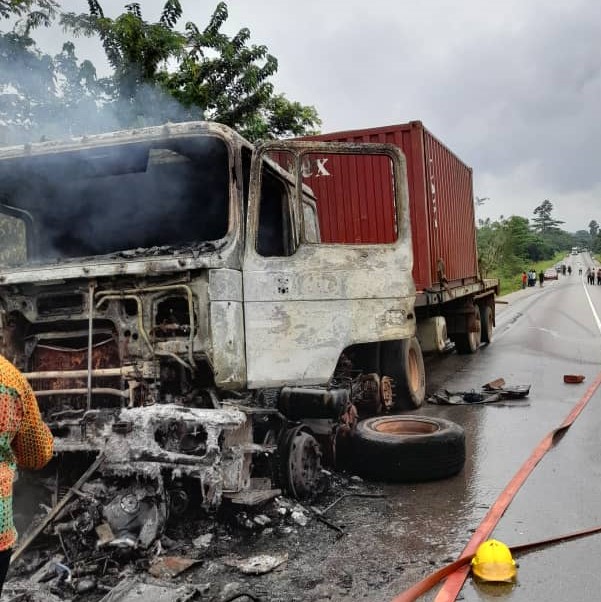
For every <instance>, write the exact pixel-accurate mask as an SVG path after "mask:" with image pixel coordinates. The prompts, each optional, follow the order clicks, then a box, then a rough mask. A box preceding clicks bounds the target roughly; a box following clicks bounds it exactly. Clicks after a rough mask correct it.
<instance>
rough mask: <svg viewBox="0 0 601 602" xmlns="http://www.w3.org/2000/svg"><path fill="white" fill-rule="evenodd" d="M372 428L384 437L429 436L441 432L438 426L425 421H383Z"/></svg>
mask: <svg viewBox="0 0 601 602" xmlns="http://www.w3.org/2000/svg"><path fill="white" fill-rule="evenodd" d="M372 428H373V430H374V431H376V432H377V433H382V434H384V435H429V434H431V433H435V432H436V431H439V430H440V427H439V425H438V424H436V423H434V422H428V421H425V420H411V419H410V420H399V419H396V420H395V419H392V420H390V419H389V420H381V421H378V422H375V423H374V424H373V425H372Z"/></svg>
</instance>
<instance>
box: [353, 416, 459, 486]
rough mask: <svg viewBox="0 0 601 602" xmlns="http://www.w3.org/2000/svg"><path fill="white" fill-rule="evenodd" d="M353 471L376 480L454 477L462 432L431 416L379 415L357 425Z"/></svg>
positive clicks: (456, 471)
mask: <svg viewBox="0 0 601 602" xmlns="http://www.w3.org/2000/svg"><path fill="white" fill-rule="evenodd" d="M352 444H353V468H354V469H355V470H356V471H357V472H358V473H359V474H360V475H361V476H363V477H366V478H368V479H374V480H379V481H393V482H416V481H433V480H436V479H444V478H446V477H450V476H452V475H454V474H457V473H458V472H459V471H460V470H461V469H462V468H463V465H464V463H465V432H464V430H463V428H462V427H461V426H460V425H458V424H456V423H454V422H451V421H450V420H444V419H442V418H434V417H431V416H380V417H376V418H368V419H367V420H362V421H360V422H359V423H358V424H357V429H356V431H355V434H354V435H353V438H352Z"/></svg>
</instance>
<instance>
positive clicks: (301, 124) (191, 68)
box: [62, 0, 321, 140]
mask: <svg viewBox="0 0 601 602" xmlns="http://www.w3.org/2000/svg"><path fill="white" fill-rule="evenodd" d="M88 6H89V14H88V15H75V14H73V13H69V14H67V15H65V16H64V17H63V19H62V23H63V24H64V25H65V26H66V27H67V28H69V29H71V30H72V31H74V32H75V33H76V34H85V35H98V36H99V37H100V39H101V41H102V44H103V46H104V50H105V52H106V55H107V58H108V60H109V62H110V64H111V65H112V66H113V68H114V70H115V74H114V80H115V86H116V89H117V92H118V101H119V102H120V103H121V106H120V107H119V111H118V112H119V114H120V115H122V116H123V122H124V123H123V125H124V126H127V125H137V124H139V123H140V122H142V123H150V122H157V121H160V120H161V119H162V120H165V119H166V118H168V119H174V116H173V115H172V114H170V111H171V113H173V111H174V110H175V107H176V105H175V103H171V104H169V103H168V102H166V101H165V98H164V93H167V94H168V95H169V98H175V99H176V100H177V101H178V102H179V103H180V104H181V106H180V107H179V108H178V109H177V110H176V112H178V115H177V116H175V118H176V119H180V120H181V119H182V118H183V119H186V118H199V117H202V116H204V118H205V119H209V120H214V121H219V122H220V123H224V124H226V125H229V126H231V127H233V128H236V129H238V130H239V131H240V132H241V133H242V134H243V135H245V136H247V137H248V138H250V139H251V140H256V139H258V138H267V137H274V136H286V135H302V134H307V133H314V132H315V131H316V128H318V126H319V125H320V124H321V122H320V120H319V117H318V115H317V111H316V110H315V108H314V107H311V106H303V105H302V104H300V103H298V102H293V101H290V100H288V99H287V98H286V97H285V96H284V95H283V94H275V93H274V87H273V84H272V83H271V81H270V78H271V76H272V75H274V74H275V72H276V71H277V68H278V62H277V60H276V58H275V57H274V56H272V55H271V54H269V52H268V50H267V47H266V46H264V45H255V44H250V31H249V30H248V29H247V28H243V29H241V30H240V31H239V32H238V33H237V34H235V35H233V36H232V37H230V36H228V35H227V34H225V33H224V32H223V31H222V26H223V25H224V23H225V22H226V20H227V18H228V10H227V5H226V4H225V2H220V3H219V4H218V5H217V7H216V8H215V11H214V12H213V14H212V16H211V18H210V20H209V23H208V25H207V26H206V27H204V28H203V29H200V28H199V27H198V26H196V25H195V24H194V23H187V24H186V28H185V34H184V33H180V32H178V31H177V30H176V29H175V26H176V25H177V22H178V20H179V18H180V17H181V6H180V3H179V1H178V0H167V2H165V5H164V8H163V11H162V14H161V17H160V19H159V21H158V23H147V22H146V21H144V20H143V18H142V13H141V9H140V4H139V3H132V4H128V5H127V6H126V12H125V13H123V14H122V15H120V16H119V17H117V18H116V19H109V18H107V17H106V16H105V15H104V12H103V9H102V7H101V5H100V3H99V2H98V0H88ZM172 64H173V65H175V67H174V68H173V69H172V70H170V69H169V66H170V65H172ZM127 104H128V105H129V110H127V108H128V107H127V106H124V105H127ZM157 104H160V105H161V104H162V105H164V106H166V107H167V109H168V110H166V111H162V112H160V115H159V116H157V115H156V114H155V113H156V111H155V110H154V109H155V107H156V105H157ZM182 106H183V107H184V109H183V110H182V108H181V107H182ZM153 111H154V112H153Z"/></svg>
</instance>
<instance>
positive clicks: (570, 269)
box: [568, 265, 572, 276]
mask: <svg viewBox="0 0 601 602" xmlns="http://www.w3.org/2000/svg"><path fill="white" fill-rule="evenodd" d="M571 275H572V266H571V265H569V266H568V276H571Z"/></svg>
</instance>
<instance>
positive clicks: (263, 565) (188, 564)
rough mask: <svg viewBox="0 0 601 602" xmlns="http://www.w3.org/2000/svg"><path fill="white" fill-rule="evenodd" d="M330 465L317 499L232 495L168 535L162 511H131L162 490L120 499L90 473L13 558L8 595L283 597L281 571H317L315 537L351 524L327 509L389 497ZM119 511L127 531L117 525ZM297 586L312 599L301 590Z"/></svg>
mask: <svg viewBox="0 0 601 602" xmlns="http://www.w3.org/2000/svg"><path fill="white" fill-rule="evenodd" d="M324 473H325V474H324V476H325V477H326V478H327V479H328V490H327V491H324V492H322V493H321V495H320V496H319V497H318V498H317V499H313V500H310V501H306V502H305V503H300V502H299V501H297V500H293V499H290V498H287V497H284V496H279V497H276V498H275V499H273V500H271V501H270V502H268V503H266V504H262V505H260V506H258V507H243V506H238V505H236V504H231V503H225V504H223V505H222V506H221V507H220V508H219V509H218V510H217V511H216V512H214V513H207V512H203V511H199V512H196V513H187V514H186V515H184V516H176V517H173V516H172V517H171V518H170V519H169V520H168V521H167V524H166V528H165V530H164V532H163V533H162V534H160V535H159V534H158V533H157V532H156V530H154V531H153V529H156V524H153V518H154V517H153V516H149V515H148V514H146V515H143V516H141V515H140V514H137V515H136V520H135V521H131V520H130V521H128V520H127V519H128V511H129V512H131V510H132V509H133V507H134V506H136V503H137V505H138V512H139V506H140V505H143V504H144V502H145V500H146V499H147V497H145V496H152V492H151V491H150V490H144V488H143V487H140V486H138V488H137V489H135V488H133V489H132V492H133V493H132V496H130V497H128V498H122V499H121V501H120V503H119V505H118V507H117V506H116V505H115V503H114V497H113V496H114V493H115V491H114V490H113V489H112V488H111V486H110V485H107V482H106V479H99V478H97V479H93V480H90V481H89V482H87V483H86V484H84V485H82V486H81V487H80V488H79V490H78V491H77V493H76V495H75V499H73V501H72V502H71V503H69V504H67V505H66V506H65V509H64V512H63V513H61V515H59V518H58V519H57V520H56V521H53V522H51V523H50V524H49V525H48V526H47V527H46V528H45V529H44V530H43V532H42V533H41V535H40V536H39V538H38V539H37V540H35V542H34V543H33V544H32V545H31V546H30V547H29V548H28V549H27V550H26V551H25V552H24V553H23V554H22V555H21V556H20V557H19V558H18V559H17V560H16V561H15V562H14V563H13V565H12V567H11V570H10V572H9V579H8V581H7V583H6V585H5V596H6V599H7V600H11V601H14V602H17V601H28V602H38V601H39V602H41V601H42V600H44V601H46V600H49V601H51V602H53V601H58V600H72V601H74V602H96V601H103V602H117V601H119V602H134V600H142V599H144V600H146V601H148V600H166V601H172V602H175V601H176V600H178V601H180V602H182V601H184V600H212V601H215V602H224V601H225V600H230V599H231V600H234V599H237V598H235V597H233V596H235V595H237V593H239V594H240V596H241V597H240V599H241V600H246V599H249V600H250V599H254V600H266V601H267V600H277V599H281V598H279V597H275V598H272V597H271V593H270V591H271V586H270V585H269V584H270V583H271V580H272V579H276V580H277V579H278V578H281V576H282V575H283V574H285V573H286V572H289V571H294V572H298V571H299V570H301V572H303V575H302V576H301V577H302V578H301V577H299V576H298V575H297V576H295V577H294V578H293V579H297V578H301V581H300V583H305V584H306V583H308V581H307V580H309V581H311V578H310V577H309V574H310V573H311V571H312V570H313V569H312V568H311V567H304V568H303V569H299V567H298V566H296V560H297V559H298V558H299V557H300V556H301V555H302V554H304V553H305V552H306V551H307V541H316V540H317V539H321V540H325V541H326V542H327V544H326V545H329V546H332V545H335V542H336V541H337V539H338V538H339V537H340V533H339V532H338V533H337V531H336V530H338V531H340V532H344V528H343V526H340V525H336V524H335V523H333V522H330V521H329V520H326V519H325V515H326V514H327V513H328V512H329V510H330V509H332V508H333V507H334V506H335V505H337V504H338V503H339V502H341V501H343V500H344V499H345V498H352V497H353V496H360V497H361V496H363V497H383V496H382V494H381V493H379V492H377V491H376V490H375V489H374V487H373V486H372V485H367V484H365V483H363V481H362V480H361V479H360V478H359V477H348V476H345V475H341V474H331V473H329V472H328V471H325V470H324ZM134 497H135V498H136V499H137V502H136V499H134ZM110 500H113V501H112V502H111V501H110ZM42 510H43V512H44V511H45V510H46V509H42ZM43 512H42V513H40V514H38V516H36V519H35V520H34V522H33V525H36V524H38V523H39V521H40V520H42V516H43ZM129 516H130V517H131V515H129ZM116 517H117V519H116ZM119 519H121V520H122V522H121V527H122V531H120V532H117V533H114V532H113V529H114V530H117V529H115V524H117V523H116V522H115V521H116V520H117V522H118V520H119ZM321 519H324V520H321ZM109 521H111V522H109ZM140 527H141V530H140V531H137V533H138V539H137V540H135V541H134V540H133V538H132V537H133V533H134V532H136V530H137V529H138V528H140ZM23 535H24V538H26V537H27V534H26V533H24V534H23ZM153 536H156V537H154V539H153ZM291 564H292V565H293V566H291ZM301 564H303V563H301ZM307 571H308V572H307ZM318 581H319V579H318ZM126 584H127V585H126ZM316 585H317V583H316ZM301 589H302V587H301ZM289 593H290V592H289ZM245 595H246V596H247V597H244V596H245ZM279 595H280V594H278V596H279ZM290 596H291V597H289V598H287V599H291V600H295V599H298V600H302V599H304V598H303V597H302V594H298V593H297V594H293V593H290ZM296 596H301V597H296Z"/></svg>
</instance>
